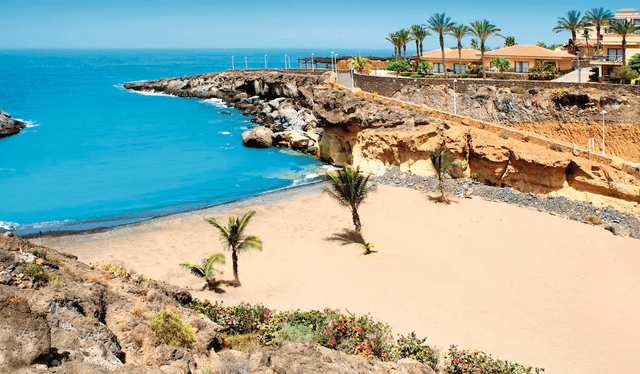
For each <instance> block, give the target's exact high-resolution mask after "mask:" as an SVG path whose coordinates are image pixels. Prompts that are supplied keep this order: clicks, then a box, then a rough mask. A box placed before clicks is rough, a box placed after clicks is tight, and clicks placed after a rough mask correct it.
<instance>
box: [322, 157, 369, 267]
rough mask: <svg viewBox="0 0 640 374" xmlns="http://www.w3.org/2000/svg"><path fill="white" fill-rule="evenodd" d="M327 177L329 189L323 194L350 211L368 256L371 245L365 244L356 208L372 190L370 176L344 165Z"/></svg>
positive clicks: (358, 168) (358, 167)
mask: <svg viewBox="0 0 640 374" xmlns="http://www.w3.org/2000/svg"><path fill="white" fill-rule="evenodd" d="M327 177H328V178H329V184H330V185H331V188H328V187H325V188H324V191H325V193H327V194H328V195H329V196H330V197H331V198H333V199H334V200H336V201H337V202H338V203H339V204H340V205H341V206H343V207H345V208H348V209H349V210H350V211H351V217H352V219H353V226H354V227H355V229H356V232H357V233H358V235H360V238H361V239H362V244H363V245H364V248H365V252H364V254H365V255H368V254H370V253H371V246H372V245H371V243H367V241H366V240H365V239H364V235H363V234H362V223H361V222H360V214H359V213H358V208H359V207H360V205H361V204H362V203H363V202H364V201H365V200H366V198H367V196H368V195H369V193H370V192H372V191H373V189H374V188H373V187H372V186H371V185H369V178H370V177H371V175H370V174H366V175H365V174H364V173H363V172H362V171H360V166H357V167H355V168H354V167H353V166H351V165H345V166H344V168H343V169H342V170H340V171H338V172H337V174H336V175H334V174H327Z"/></svg>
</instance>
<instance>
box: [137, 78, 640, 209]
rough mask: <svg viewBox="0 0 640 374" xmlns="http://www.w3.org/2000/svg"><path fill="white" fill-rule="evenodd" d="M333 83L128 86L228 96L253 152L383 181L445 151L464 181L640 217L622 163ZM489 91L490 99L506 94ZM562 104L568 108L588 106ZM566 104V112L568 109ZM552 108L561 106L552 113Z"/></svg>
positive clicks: (632, 179)
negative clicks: (243, 118) (611, 207)
mask: <svg viewBox="0 0 640 374" xmlns="http://www.w3.org/2000/svg"><path fill="white" fill-rule="evenodd" d="M334 79H335V78H334V77H333V76H332V74H331V73H325V74H322V75H320V74H307V73H304V72H303V73H300V72H296V73H291V72H289V73H287V72H277V71H271V72H261V71H253V72H247V71H227V72H222V73H215V74H205V75H199V76H192V77H181V78H173V79H161V80H157V81H146V82H134V83H128V84H126V85H125V87H126V88H128V89H132V90H153V91H157V92H164V93H169V94H173V95H176V96H183V97H198V98H204V99H207V98H218V99H221V100H223V101H225V102H226V103H227V104H228V105H230V106H233V107H236V108H238V109H241V110H242V111H243V113H245V114H247V115H252V116H254V117H253V122H255V123H256V125H257V126H256V127H255V128H253V129H251V130H249V131H247V132H246V133H245V134H243V142H244V144H245V145H248V146H257V147H267V146H286V147H291V148H293V149H297V150H302V151H305V152H309V153H316V154H318V155H319V156H320V157H321V159H322V160H324V161H326V162H329V163H331V164H334V165H338V166H340V165H344V164H345V163H351V164H357V165H360V166H362V167H363V168H364V169H365V170H367V171H369V172H373V173H375V174H382V173H384V171H385V170H387V168H388V167H389V166H398V167H400V169H402V170H404V171H408V172H411V173H413V174H416V175H423V176H426V175H430V174H432V173H433V172H432V168H431V166H430V159H429V151H430V150H433V149H435V148H437V147H440V146H444V147H445V148H446V149H447V150H448V151H449V154H451V155H452V156H453V157H454V158H455V160H456V168H455V171H454V173H453V175H454V177H456V178H460V177H470V176H473V178H474V179H475V180H478V181H480V182H482V183H485V184H487V185H492V186H500V187H512V188H514V189H516V190H518V191H521V192H525V193H534V194H549V193H555V194H565V195H567V196H570V197H573V198H579V199H581V200H587V201H592V200H593V201H598V199H599V197H606V202H605V203H606V204H609V203H613V204H617V203H620V206H622V207H623V209H625V210H630V211H634V212H636V213H637V211H638V210H639V209H640V208H639V206H638V203H640V171H639V170H638V169H637V168H635V167H632V166H630V165H628V164H625V163H624V162H622V160H620V159H614V161H613V162H611V163H610V164H605V163H601V162H598V161H597V160H593V161H592V160H589V159H588V158H587V157H586V154H580V153H579V152H576V151H575V150H573V151H572V150H571V149H567V148H563V147H560V146H557V147H554V145H552V146H544V145H541V144H538V143H537V142H534V141H533V139H529V138H527V137H526V136H523V137H521V138H510V137H509V136H508V135H507V134H504V133H496V132H491V131H486V130H484V129H481V128H477V127H474V126H467V125H466V124H467V123H468V122H467V120H461V121H453V120H450V119H448V118H446V117H444V118H443V116H442V115H440V114H439V113H438V112H432V111H429V110H424V109H420V108H416V107H411V106H408V105H404V106H401V105H398V104H397V103H395V102H390V101H386V100H381V99H379V98H377V97H375V96H374V97H370V96H367V95H364V94H361V93H358V92H357V91H358V90H356V91H353V92H352V91H348V90H345V89H341V88H340V87H339V86H336V85H335V83H334ZM485 91H486V92H484V91H483V92H484V95H485V96H487V95H489V96H490V95H491V94H492V92H493V95H496V94H502V93H503V92H502V90H498V91H496V90H493V91H492V90H490V89H487V90H485ZM494 91H495V92H494ZM470 92H471V91H470ZM473 92H476V91H473ZM407 94H409V93H407ZM476 94H478V93H477V92H476ZM537 94H539V93H537ZM537 94H536V95H537ZM569 94H570V95H574V96H575V95H577V93H575V92H570V93H569ZM513 95H519V94H517V93H513ZM527 95H530V96H535V95H534V94H533V93H527ZM563 95H565V96H566V95H568V94H567V93H566V92H565V93H563ZM476 96H477V95H475V96H474V98H475V99H474V98H467V99H465V98H461V102H462V103H465V102H469V103H473V106H477V105H476V104H477V99H478V98H477V97H476ZM565 96H563V97H565ZM483 97H484V96H483ZM567 97H568V96H567ZM572 97H573V96H572ZM485 99H486V100H490V99H491V98H490V97H487V98H485ZM465 100H466V101H465ZM483 100H484V99H483ZM521 100H524V101H523V102H522V106H523V108H520V107H519V106H515V107H514V105H519V104H518V102H517V101H512V102H511V104H510V105H511V107H510V109H509V110H510V111H512V112H514V113H516V112H524V111H525V108H526V107H527V106H529V107H531V106H532V103H529V102H528V101H526V100H525V99H521ZM545 100H546V99H545ZM567 100H568V99H567ZM575 100H578V99H575ZM575 100H574V101H575ZM569 101H571V100H569ZM600 101H601V102H602V103H603V105H605V106H606V107H608V108H610V109H613V107H614V106H617V107H620V108H624V106H625V105H627V104H626V102H625V101H624V100H622V101H620V100H617V99H616V100H613V101H611V100H608V99H606V100H604V99H603V98H600ZM564 104H566V105H565V106H568V107H570V106H571V105H572V104H575V105H579V104H580V103H578V102H576V103H574V102H573V101H571V102H567V103H564ZM564 104H563V105H564ZM469 105H471V104H469ZM563 105H561V107H560V109H558V110H559V111H561V112H562V111H567V110H569V109H567V108H565V106H563ZM575 105H574V106H575ZM532 110H533V109H532ZM546 110H547V111H550V110H553V108H552V106H547V107H546ZM571 110H573V109H571ZM534 112H535V111H534Z"/></svg>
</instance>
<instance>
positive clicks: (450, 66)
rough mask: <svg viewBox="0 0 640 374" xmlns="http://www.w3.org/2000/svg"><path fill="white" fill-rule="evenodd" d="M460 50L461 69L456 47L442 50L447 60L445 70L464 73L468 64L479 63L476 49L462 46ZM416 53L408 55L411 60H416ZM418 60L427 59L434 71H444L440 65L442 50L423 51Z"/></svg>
mask: <svg viewBox="0 0 640 374" xmlns="http://www.w3.org/2000/svg"><path fill="white" fill-rule="evenodd" d="M461 52H462V69H461V67H460V60H459V59H458V49H457V48H456V49H451V48H446V49H445V50H444V56H445V58H446V60H447V66H446V68H447V72H448V73H455V74H466V73H467V70H468V69H467V66H468V65H480V56H479V55H477V53H478V51H477V50H475V49H469V48H463V49H462V50H461ZM417 56H418V55H413V56H410V58H411V59H412V60H416V58H417ZM420 61H427V62H429V63H431V64H433V72H434V73H444V66H442V51H441V50H440V49H435V50H433V51H429V52H425V53H423V54H422V55H420Z"/></svg>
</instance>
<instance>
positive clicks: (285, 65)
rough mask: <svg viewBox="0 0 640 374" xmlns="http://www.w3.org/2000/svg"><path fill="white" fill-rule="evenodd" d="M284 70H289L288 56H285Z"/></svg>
mask: <svg viewBox="0 0 640 374" xmlns="http://www.w3.org/2000/svg"><path fill="white" fill-rule="evenodd" d="M284 70H288V69H287V55H284Z"/></svg>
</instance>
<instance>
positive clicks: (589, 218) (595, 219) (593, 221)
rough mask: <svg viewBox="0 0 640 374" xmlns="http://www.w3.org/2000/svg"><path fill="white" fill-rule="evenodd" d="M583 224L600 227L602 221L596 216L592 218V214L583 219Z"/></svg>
mask: <svg viewBox="0 0 640 374" xmlns="http://www.w3.org/2000/svg"><path fill="white" fill-rule="evenodd" d="M584 221H585V222H587V223H590V224H592V225H602V220H601V219H600V217H598V216H594V215H593V214H592V215H590V216H587V217H586V218H585V219H584Z"/></svg>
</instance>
